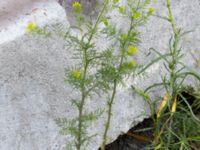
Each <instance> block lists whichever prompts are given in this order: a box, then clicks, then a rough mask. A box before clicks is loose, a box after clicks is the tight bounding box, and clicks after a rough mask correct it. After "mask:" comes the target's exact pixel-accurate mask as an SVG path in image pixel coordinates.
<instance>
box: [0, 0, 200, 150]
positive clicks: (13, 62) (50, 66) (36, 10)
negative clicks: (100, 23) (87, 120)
mask: <svg viewBox="0 0 200 150" xmlns="http://www.w3.org/2000/svg"><path fill="white" fill-rule="evenodd" d="M8 2H11V1H10V0H9V1H7V2H6V3H5V2H4V3H1V4H4V5H5V6H6V4H8ZM24 2H27V5H29V4H30V7H29V6H28V7H25V8H24V14H23V15H19V16H21V17H19V18H18V19H16V20H15V21H13V20H12V21H11V22H10V21H9V20H7V21H5V22H6V23H5V24H7V25H6V26H2V27H1V28H0V29H1V30H0V124H1V128H0V149H2V150H27V149H28V150H45V149H46V150H64V148H65V145H66V143H67V144H68V142H69V140H70V139H71V137H70V136H62V135H61V134H59V128H58V126H57V125H56V123H55V119H56V118H58V117H67V118H73V117H74V116H76V115H77V112H76V110H74V109H73V107H72V106H71V101H70V100H71V97H73V96H78V94H77V93H76V91H74V90H73V89H71V88H70V87H69V86H68V85H66V84H65V82H64V77H65V73H64V68H66V67H67V66H71V64H74V60H73V59H72V55H71V54H72V52H73V50H72V49H66V47H65V44H64V41H63V40H62V39H60V38H59V37H57V36H55V37H52V38H43V37H41V36H30V35H26V34H25V27H26V26H27V24H28V23H29V22H32V21H34V22H36V23H37V24H38V25H39V26H43V25H46V24H48V25H51V24H55V23H59V24H63V25H64V26H68V25H69V24H68V22H67V21H66V15H65V11H64V9H63V8H62V7H61V6H60V5H59V4H58V3H56V2H55V1H44V2H43V1H42V2H38V3H32V2H30V1H28V0H27V1H24ZM24 4H25V3H24ZM16 5H17V4H16ZM153 6H154V7H155V8H156V10H157V13H158V14H163V15H165V14H166V12H167V11H166V9H165V6H164V3H163V1H158V3H155V4H154V5H153ZM13 7H14V6H12V7H11V6H9V7H8V8H7V9H8V10H9V9H10V10H12V8H13ZM19 7H20V8H21V6H19ZM172 7H173V13H174V14H175V18H176V19H177V24H178V25H180V27H181V28H184V29H186V30H190V29H194V32H192V33H190V34H189V35H188V36H187V38H185V39H184V43H183V47H184V54H185V55H186V57H185V58H184V60H183V61H184V62H187V64H188V65H190V66H191V67H192V68H194V69H196V70H199V68H195V60H194V59H192V57H191V54H190V53H194V54H195V56H197V55H196V54H197V53H195V52H196V51H197V52H199V51H200V50H199V46H200V44H199V43H200V18H199V16H200V5H199V1H198V0H193V1H188V0H177V1H173V6H172ZM30 8H33V9H32V10H30ZM21 9H23V8H21ZM19 10H20V9H17V11H16V14H18V13H17V12H19ZM29 10H30V13H29V14H28V15H26V13H27V12H29ZM2 14H3V13H2ZM4 14H5V12H4ZM11 14H12V13H11ZM14 14H15V13H14ZM5 18H7V19H8V18H9V16H8V17H5ZM5 18H4V19H2V20H6V19H5ZM11 18H12V15H11ZM14 18H15V17H14ZM116 21H117V22H118V23H119V24H120V25H122V26H124V22H125V21H124V20H123V18H120V17H116ZM170 32H171V30H170V26H169V24H166V22H165V21H163V20H159V19H157V18H151V19H150V20H149V22H148V24H147V25H146V26H145V27H144V28H141V33H142V39H143V44H141V45H140V50H139V53H138V54H137V57H136V62H137V63H140V64H145V63H147V62H148V61H151V60H152V58H154V57H155V55H153V54H151V55H149V56H147V55H146V54H147V53H148V48H149V47H154V48H156V49H157V50H159V51H160V52H162V53H164V52H166V51H167V44H168V39H169V38H170ZM102 42H105V39H102V41H101V42H99V46H102V45H101V43H102ZM197 57H198V56H197ZM161 66H163V64H162V63H158V64H155V65H154V66H152V67H151V68H149V70H148V71H147V72H148V75H147V76H145V77H144V76H141V77H137V78H134V79H130V81H129V82H128V84H129V85H131V84H134V85H136V86H138V87H141V88H144V87H146V86H148V85H151V84H152V83H156V82H159V80H161V78H160V73H162V72H164V70H163V68H162V67H161ZM188 83H189V82H188ZM161 95H162V92H160V91H155V92H154V94H153V97H155V96H161ZM122 104H123V105H122ZM105 105H106V102H105V101H104V100H102V99H97V100H95V101H88V103H87V106H86V109H87V110H93V109H95V108H105ZM148 111H149V110H148V108H147V104H146V103H145V102H144V101H143V100H142V98H140V97H138V96H137V95H136V94H135V93H133V92H132V90H131V89H130V87H129V86H127V87H126V88H118V95H117V99H116V101H115V104H114V108H113V118H112V124H111V127H112V128H111V129H110V131H109V140H110V141H112V140H114V139H115V138H116V137H117V136H118V135H119V134H121V132H126V131H127V130H128V129H130V128H131V127H132V126H133V125H134V124H135V123H136V122H138V121H141V120H142V119H143V118H144V114H146V113H148ZM104 121H105V114H104V115H103V116H102V117H101V118H100V119H99V120H98V121H97V122H95V123H94V124H93V125H92V127H91V128H90V129H89V132H90V133H98V135H97V136H96V137H95V138H94V140H93V141H92V142H91V143H90V145H89V147H88V150H97V148H98V147H99V145H100V143H101V137H102V133H103V126H104Z"/></svg>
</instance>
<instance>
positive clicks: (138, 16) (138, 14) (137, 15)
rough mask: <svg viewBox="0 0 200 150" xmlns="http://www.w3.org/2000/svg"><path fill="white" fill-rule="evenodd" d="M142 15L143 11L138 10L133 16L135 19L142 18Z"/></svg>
mask: <svg viewBox="0 0 200 150" xmlns="http://www.w3.org/2000/svg"><path fill="white" fill-rule="evenodd" d="M141 16H142V15H141V13H140V12H138V11H137V12H136V13H134V15H133V18H134V19H140V18H141Z"/></svg>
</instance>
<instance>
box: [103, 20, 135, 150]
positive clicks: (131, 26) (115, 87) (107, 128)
mask: <svg viewBox="0 0 200 150" xmlns="http://www.w3.org/2000/svg"><path fill="white" fill-rule="evenodd" d="M132 30H133V18H131V23H130V29H129V31H128V37H129V36H130V34H131V31H132ZM126 43H127V41H124V42H123V43H122V45H121V52H122V54H121V56H120V63H119V66H118V68H117V70H118V71H119V72H120V70H121V67H122V64H123V63H124V52H125V46H126ZM117 85H118V81H117V79H115V80H114V81H113V90H112V96H111V98H110V99H109V102H108V111H107V121H106V124H105V130H104V134H103V142H102V145H101V150H105V146H106V143H107V134H108V130H109V127H110V123H111V117H112V106H113V102H114V99H115V95H116V90H117Z"/></svg>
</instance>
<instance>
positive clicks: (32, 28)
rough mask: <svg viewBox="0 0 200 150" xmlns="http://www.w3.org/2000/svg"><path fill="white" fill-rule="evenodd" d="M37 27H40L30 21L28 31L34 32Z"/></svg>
mask: <svg viewBox="0 0 200 150" xmlns="http://www.w3.org/2000/svg"><path fill="white" fill-rule="evenodd" d="M36 29H38V26H37V25H36V23H34V22H30V23H28V25H27V27H26V32H32V31H34V30H36Z"/></svg>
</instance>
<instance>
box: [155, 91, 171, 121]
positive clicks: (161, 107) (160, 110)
mask: <svg viewBox="0 0 200 150" xmlns="http://www.w3.org/2000/svg"><path fill="white" fill-rule="evenodd" d="M168 99H169V95H168V94H165V96H164V98H163V100H162V102H161V105H160V109H159V110H158V112H157V118H160V114H161V112H162V110H163V108H164V107H165V106H166V104H167V101H168Z"/></svg>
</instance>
